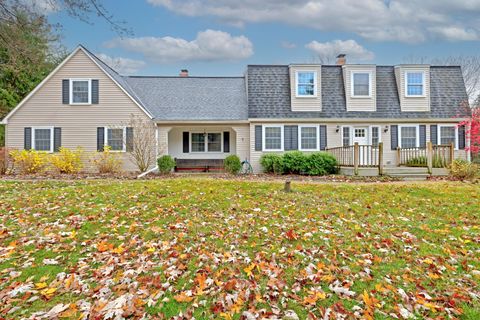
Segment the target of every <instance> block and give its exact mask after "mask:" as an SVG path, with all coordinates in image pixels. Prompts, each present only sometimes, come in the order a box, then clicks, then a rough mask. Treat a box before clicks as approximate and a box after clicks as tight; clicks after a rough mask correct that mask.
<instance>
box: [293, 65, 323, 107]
mask: <svg viewBox="0 0 480 320" xmlns="http://www.w3.org/2000/svg"><path fill="white" fill-rule="evenodd" d="M297 71H314V72H316V73H317V84H316V93H317V95H316V96H314V97H297V85H296V72H297ZM290 91H291V94H290V96H291V105H292V111H322V68H321V66H320V65H290Z"/></svg>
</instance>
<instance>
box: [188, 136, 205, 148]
mask: <svg viewBox="0 0 480 320" xmlns="http://www.w3.org/2000/svg"><path fill="white" fill-rule="evenodd" d="M191 149H192V152H205V134H204V133H192V146H191Z"/></svg>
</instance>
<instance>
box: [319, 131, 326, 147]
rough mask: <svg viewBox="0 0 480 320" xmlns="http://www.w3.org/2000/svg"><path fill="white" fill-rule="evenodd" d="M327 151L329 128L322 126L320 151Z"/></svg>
mask: <svg viewBox="0 0 480 320" xmlns="http://www.w3.org/2000/svg"><path fill="white" fill-rule="evenodd" d="M325 149H327V126H326V125H321V126H320V150H325Z"/></svg>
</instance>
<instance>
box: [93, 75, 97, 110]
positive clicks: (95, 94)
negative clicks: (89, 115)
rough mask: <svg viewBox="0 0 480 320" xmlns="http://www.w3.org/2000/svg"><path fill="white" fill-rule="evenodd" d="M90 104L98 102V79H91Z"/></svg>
mask: <svg viewBox="0 0 480 320" xmlns="http://www.w3.org/2000/svg"><path fill="white" fill-rule="evenodd" d="M92 104H98V80H97V79H94V80H92Z"/></svg>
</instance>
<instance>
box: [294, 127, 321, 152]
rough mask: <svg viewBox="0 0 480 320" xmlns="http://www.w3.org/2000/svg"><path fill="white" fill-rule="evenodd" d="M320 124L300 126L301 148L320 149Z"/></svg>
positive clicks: (305, 149)
mask: <svg viewBox="0 0 480 320" xmlns="http://www.w3.org/2000/svg"><path fill="white" fill-rule="evenodd" d="M318 128H319V127H318V126H299V134H300V137H299V139H298V140H300V150H304V151H307V150H318Z"/></svg>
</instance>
